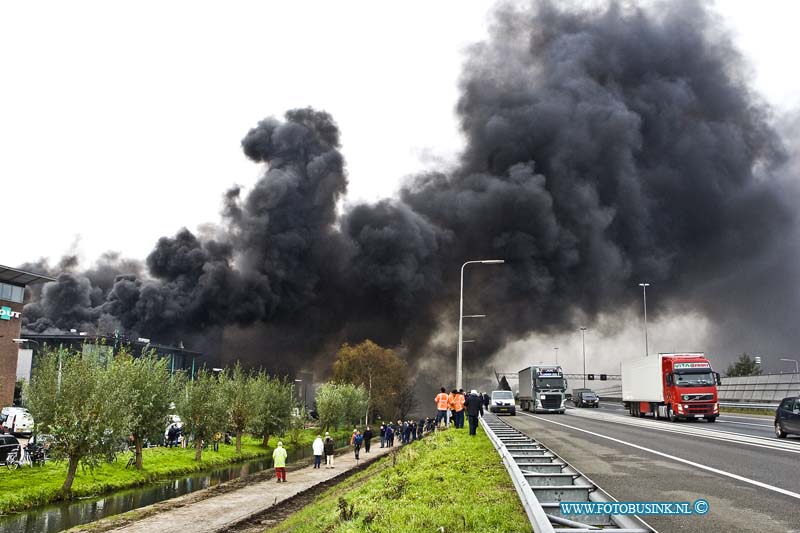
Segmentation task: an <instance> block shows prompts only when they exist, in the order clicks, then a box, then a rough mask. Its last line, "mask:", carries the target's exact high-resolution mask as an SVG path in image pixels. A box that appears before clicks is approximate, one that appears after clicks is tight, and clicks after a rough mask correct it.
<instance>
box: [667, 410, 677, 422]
mask: <svg viewBox="0 0 800 533" xmlns="http://www.w3.org/2000/svg"><path fill="white" fill-rule="evenodd" d="M667 418H669V421H670V422H677V421H678V417H677V416H675V413H674V412H673V411H672V407H670V408H669V410H667Z"/></svg>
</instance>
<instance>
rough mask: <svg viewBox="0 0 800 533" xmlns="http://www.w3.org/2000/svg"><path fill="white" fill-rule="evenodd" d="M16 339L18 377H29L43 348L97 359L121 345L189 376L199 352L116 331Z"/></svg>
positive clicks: (198, 363)
mask: <svg viewBox="0 0 800 533" xmlns="http://www.w3.org/2000/svg"><path fill="white" fill-rule="evenodd" d="M18 342H19V343H20V345H21V349H20V350H19V357H18V365H17V375H16V378H17V379H18V380H29V379H30V376H31V370H32V367H33V366H35V364H36V363H35V361H36V355H37V354H38V353H40V352H41V351H42V350H43V349H45V348H65V349H67V350H69V351H71V352H78V353H82V354H84V355H90V356H92V357H97V358H101V359H105V358H109V357H112V356H114V355H116V354H117V353H119V351H120V350H121V349H123V348H124V349H126V350H127V351H128V352H129V353H130V354H131V355H133V356H134V357H139V356H140V355H142V353H145V352H153V353H155V354H156V355H157V356H158V357H165V358H167V359H169V368H170V370H171V371H172V372H173V373H175V372H186V374H187V375H188V376H190V377H192V378H193V377H194V373H195V371H196V370H197V369H199V368H200V367H201V366H202V362H201V360H200V359H201V357H202V354H201V353H200V352H195V351H192V350H187V349H185V348H181V347H176V346H168V345H164V344H154V343H151V342H150V340H149V339H144V338H137V339H128V338H126V337H124V336H120V335H90V334H87V333H80V332H77V331H76V332H72V333H60V334H55V335H51V334H38V333H22V334H21V335H20V338H19V340H18Z"/></svg>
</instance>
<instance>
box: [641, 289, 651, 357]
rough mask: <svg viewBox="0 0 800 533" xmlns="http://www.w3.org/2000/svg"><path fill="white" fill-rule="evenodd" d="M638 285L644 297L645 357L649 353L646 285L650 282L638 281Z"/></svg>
mask: <svg viewBox="0 0 800 533" xmlns="http://www.w3.org/2000/svg"><path fill="white" fill-rule="evenodd" d="M639 286H640V287H641V288H642V298H643V299H644V356H645V357H647V354H648V353H649V350H648V346H647V287H649V286H650V284H649V283H640V284H639Z"/></svg>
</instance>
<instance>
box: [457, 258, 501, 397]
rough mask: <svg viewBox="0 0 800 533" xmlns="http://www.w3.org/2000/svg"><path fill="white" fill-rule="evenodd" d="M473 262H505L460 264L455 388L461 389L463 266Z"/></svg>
mask: <svg viewBox="0 0 800 533" xmlns="http://www.w3.org/2000/svg"><path fill="white" fill-rule="evenodd" d="M474 263H481V264H484V265H499V264H501V263H505V261H504V260H503V259H482V260H479V261H467V262H466V263H464V264H463V265H461V292H460V303H459V307H458V355H457V356H456V388H457V389H459V390H461V389H463V388H464V387H463V384H462V373H461V362H462V360H463V359H462V350H461V348H462V346H461V342H462V340H463V339H462V332H463V326H464V267H466V266H467V265H471V264H474Z"/></svg>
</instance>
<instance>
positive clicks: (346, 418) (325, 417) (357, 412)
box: [316, 382, 367, 429]
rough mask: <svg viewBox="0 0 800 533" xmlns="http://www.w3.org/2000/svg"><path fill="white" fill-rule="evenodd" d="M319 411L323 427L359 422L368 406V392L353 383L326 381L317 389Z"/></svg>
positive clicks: (337, 426) (336, 426)
mask: <svg viewBox="0 0 800 533" xmlns="http://www.w3.org/2000/svg"><path fill="white" fill-rule="evenodd" d="M316 400H317V413H318V414H319V421H320V424H321V425H322V426H323V428H325V429H328V428H329V427H331V426H333V428H334V429H339V426H340V425H342V424H357V423H358V421H359V419H360V418H361V414H362V413H363V412H364V410H365V409H366V408H367V392H366V390H365V389H364V387H362V386H360V385H353V384H352V383H330V382H329V383H325V384H324V385H322V386H321V387H320V388H319V390H317V398H316Z"/></svg>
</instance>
